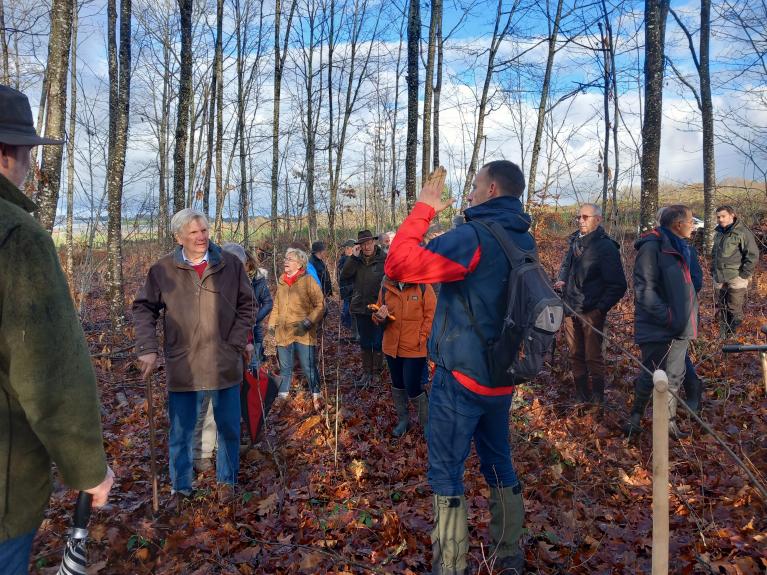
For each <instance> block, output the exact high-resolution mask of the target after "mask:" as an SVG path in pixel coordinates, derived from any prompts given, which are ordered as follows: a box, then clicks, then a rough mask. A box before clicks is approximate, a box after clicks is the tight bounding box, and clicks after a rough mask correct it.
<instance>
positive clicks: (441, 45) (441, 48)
mask: <svg viewBox="0 0 767 575" xmlns="http://www.w3.org/2000/svg"><path fill="white" fill-rule="evenodd" d="M444 52H445V41H444V40H443V38H442V2H441V0H440V16H439V23H438V24H437V83H436V84H435V85H434V112H433V113H432V115H433V117H434V120H433V122H432V124H433V126H432V130H433V132H434V145H433V146H432V148H433V154H434V161H433V163H432V167H433V168H434V169H435V170H436V169H437V168H438V167H439V103H440V98H441V96H442V66H443V60H444Z"/></svg>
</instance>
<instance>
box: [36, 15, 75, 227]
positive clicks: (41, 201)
mask: <svg viewBox="0 0 767 575" xmlns="http://www.w3.org/2000/svg"><path fill="white" fill-rule="evenodd" d="M71 19H72V0H53V5H52V6H51V35H50V41H49V44H48V73H47V79H48V98H47V99H48V107H47V111H46V117H45V137H46V138H55V139H59V140H62V139H64V136H65V133H64V130H65V126H66V119H67V76H68V72H69V46H70V42H71V37H72V26H71ZM63 156H64V148H63V147H62V146H43V161H42V164H41V166H40V182H39V187H38V196H37V202H38V206H39V209H38V211H37V219H38V221H39V222H40V224H41V225H42V226H43V227H44V228H45V229H46V230H48V231H49V232H50V231H53V224H54V221H55V219H56V206H57V204H58V202H59V187H60V185H61V163H62V160H63Z"/></svg>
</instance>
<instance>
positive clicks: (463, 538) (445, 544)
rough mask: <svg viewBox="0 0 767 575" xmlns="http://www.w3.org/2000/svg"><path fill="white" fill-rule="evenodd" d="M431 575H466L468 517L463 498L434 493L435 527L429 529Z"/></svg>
mask: <svg viewBox="0 0 767 575" xmlns="http://www.w3.org/2000/svg"><path fill="white" fill-rule="evenodd" d="M431 551H432V560H431V573H432V575H467V574H468V564H467V562H466V559H467V555H468V553H469V519H468V514H467V511H466V497H464V496H463V495H459V496H457V497H447V496H444V495H435V496H434V529H433V530H432V532H431Z"/></svg>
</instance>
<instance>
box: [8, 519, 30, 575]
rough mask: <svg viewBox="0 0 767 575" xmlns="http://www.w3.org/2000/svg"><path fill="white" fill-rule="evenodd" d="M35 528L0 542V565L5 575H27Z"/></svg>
mask: <svg viewBox="0 0 767 575" xmlns="http://www.w3.org/2000/svg"><path fill="white" fill-rule="evenodd" d="M36 532H37V529H35V530H33V531H30V532H29V533H26V534H24V535H19V536H18V537H14V538H13V539H8V540H7V541H3V542H2V543H0V565H2V567H3V573H5V575H27V574H28V573H29V556H30V554H31V553H32V541H34V539H35V533H36Z"/></svg>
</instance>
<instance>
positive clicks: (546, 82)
mask: <svg viewBox="0 0 767 575" xmlns="http://www.w3.org/2000/svg"><path fill="white" fill-rule="evenodd" d="M547 6H548V0H547ZM561 17H562V0H557V14H556V16H554V26H553V27H552V29H551V31H550V33H549V52H548V56H547V58H546V72H545V74H544V75H543V88H542V89H541V100H540V102H539V104H538V123H537V124H536V127H535V137H534V138H533V151H532V153H531V155H530V173H529V175H528V178H527V203H526V206H525V209H526V210H527V211H528V212H529V211H530V210H531V208H532V206H533V198H534V197H535V176H536V172H537V171H538V156H539V155H540V153H541V138H542V137H543V121H544V119H545V116H546V105H547V103H548V101H549V86H550V84H551V71H552V70H553V68H554V55H555V54H556V46H557V35H558V34H559V20H560V18H561Z"/></svg>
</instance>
